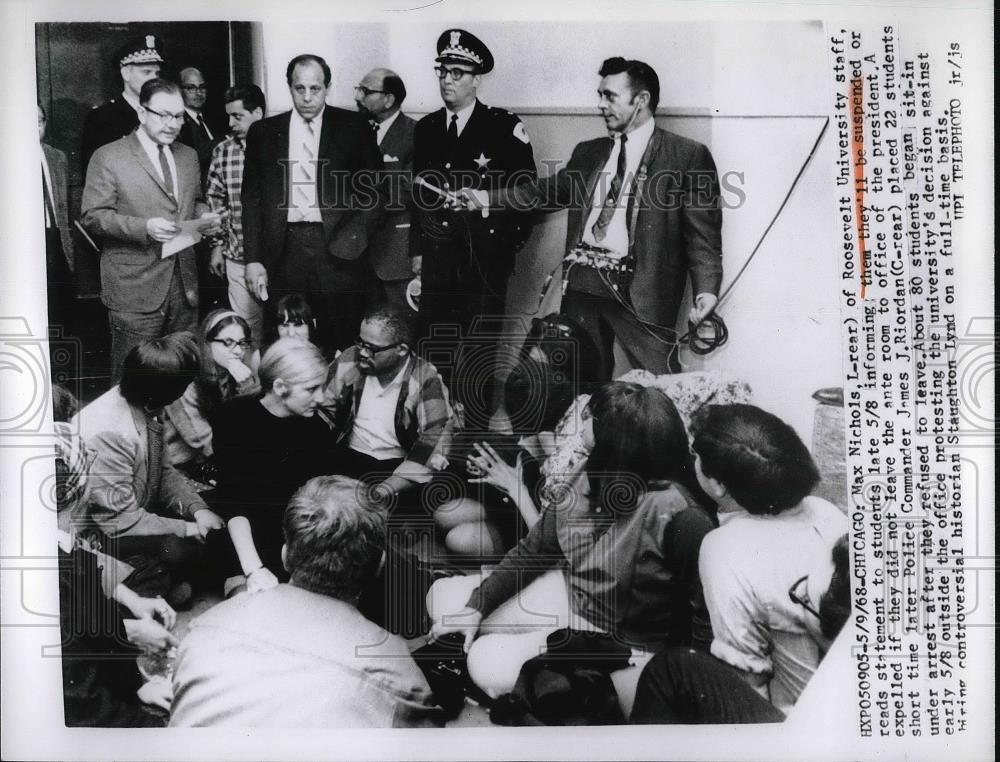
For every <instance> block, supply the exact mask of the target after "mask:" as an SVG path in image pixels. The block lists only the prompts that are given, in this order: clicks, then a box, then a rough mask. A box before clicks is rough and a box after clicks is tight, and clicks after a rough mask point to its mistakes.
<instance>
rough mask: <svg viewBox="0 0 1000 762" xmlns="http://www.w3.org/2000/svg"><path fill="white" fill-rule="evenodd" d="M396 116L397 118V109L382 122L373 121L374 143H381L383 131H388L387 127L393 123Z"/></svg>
mask: <svg viewBox="0 0 1000 762" xmlns="http://www.w3.org/2000/svg"><path fill="white" fill-rule="evenodd" d="M398 118H399V109H396V112H395V113H394V114H393V115H392V116H390V117H389V118H388V119H386V120H385V121H384V122H376V123H375V142H376V143H378V144H379V145H382V139H383V138H384V137H385V133H387V132H388V131H389V128H390V127H392V125H393V123H394V122H395V121H396V119H398Z"/></svg>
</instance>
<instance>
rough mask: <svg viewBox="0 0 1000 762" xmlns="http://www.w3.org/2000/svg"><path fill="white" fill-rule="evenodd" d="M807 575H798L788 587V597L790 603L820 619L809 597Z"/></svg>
mask: <svg viewBox="0 0 1000 762" xmlns="http://www.w3.org/2000/svg"><path fill="white" fill-rule="evenodd" d="M808 582H809V576H808V575H806V576H805V577H799V578H798V579H797V580H795V582H794V583H793V584H792V586H791V587H790V588H788V597H789V598H790V599H791V601H792V603H794V604H796V605H799V606H801V607H802V608H804V609H805V610H806V611H808V612H809V613H810V614H812V615H813V616H814V617H816V618H817V619H822V618H823V617H822V616H820V613H819V611H817V610H816V608H815V607H814V606H813V604H812V601H811V600H810V599H809V584H808Z"/></svg>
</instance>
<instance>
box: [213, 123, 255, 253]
mask: <svg viewBox="0 0 1000 762" xmlns="http://www.w3.org/2000/svg"><path fill="white" fill-rule="evenodd" d="M245 156H246V154H245V152H244V147H243V144H242V143H240V141H239V140H237V139H236V137H235V136H233V135H230V136H229V137H227V138H226V139H225V140H223V141H222V142H221V143H219V144H218V145H217V146H216V147H215V148H213V149H212V161H211V163H210V164H209V165H208V179H207V181H206V189H205V196H206V198H207V199H208V205H209V207H211V209H212V211H213V212H217V213H219V214H222V213H223V212H227V213H228V216H227V217H226V218H225V219H224V220H223V222H222V233H221V243H222V255H223V256H224V257H225V258H226V259H231V260H233V261H234V262H242V261H243V203H242V202H241V201H240V189H241V188H242V187H243V159H244V157H245Z"/></svg>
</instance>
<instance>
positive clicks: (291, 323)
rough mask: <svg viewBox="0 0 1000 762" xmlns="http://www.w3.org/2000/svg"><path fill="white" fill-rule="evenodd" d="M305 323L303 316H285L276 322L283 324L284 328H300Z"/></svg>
mask: <svg viewBox="0 0 1000 762" xmlns="http://www.w3.org/2000/svg"><path fill="white" fill-rule="evenodd" d="M305 324H306V321H305V318H300V317H287V318H285V319H284V320H282V321H281V322H280V323H278V325H281V326H284V327H285V328H301V327H302V326H304V325H305Z"/></svg>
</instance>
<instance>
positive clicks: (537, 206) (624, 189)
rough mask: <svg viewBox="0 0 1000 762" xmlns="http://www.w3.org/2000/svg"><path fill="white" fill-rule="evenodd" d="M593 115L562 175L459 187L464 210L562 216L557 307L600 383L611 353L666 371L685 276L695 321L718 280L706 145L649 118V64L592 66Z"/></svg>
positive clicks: (712, 300)
mask: <svg viewBox="0 0 1000 762" xmlns="http://www.w3.org/2000/svg"><path fill="white" fill-rule="evenodd" d="M598 75H599V76H600V77H601V80H600V83H599V84H598V86H597V96H598V108H599V110H600V112H601V116H602V117H603V118H604V126H605V127H606V128H607V131H608V134H607V137H601V138H596V139H594V140H588V141H585V142H583V143H580V144H578V145H577V146H576V147H575V148H574V149H573V154H572V156H571V157H570V159H569V161H568V162H567V164H566V167H565V169H562V170H560V171H559V172H557V173H555V174H553V175H550V176H549V177H547V178H545V179H544V180H540V181H538V182H536V183H531V182H522V183H519V184H518V185H517V187H516V188H514V189H513V190H512V191H510V192H508V191H506V190H505V189H498V190H495V191H491V192H489V193H488V194H487V193H483V192H481V191H479V190H464V191H461V192H460V193H459V201H460V202H463V201H464V202H467V206H468V208H469V209H482V208H486V207H487V205H489V206H495V207H497V208H504V207H511V208H516V209H522V210H535V211H542V212H554V211H558V210H560V209H568V210H569V215H568V220H567V226H566V255H565V258H564V259H563V300H562V307H561V309H560V311H561V312H562V313H563V314H566V315H569V316H571V317H573V318H574V319H576V320H577V321H578V322H579V323H580V324H581V325H582V326H583V327H584V328H585V329H586V331H587V332H588V333H589V334H590V335H591V337H592V338H593V339H594V342H595V344H596V345H597V348H598V353H599V360H600V362H599V367H600V370H599V371H598V372H597V376H596V377H595V378H591V379H583V380H585V381H598V382H600V381H609V380H611V378H612V376H613V371H614V366H615V361H616V356H615V355H617V354H623V355H624V356H625V359H626V360H627V361H628V363H629V364H630V365H631V367H633V368H644V369H646V370H648V371H651V372H653V373H658V374H659V373H676V372H678V371H679V370H680V363H679V360H678V357H677V354H678V349H679V341H678V338H677V337H678V336H680V335H682V334H683V333H684V332H685V326H683V325H681V326H678V325H677V322H678V321H677V318H678V316H679V313H680V306H681V301H682V299H683V296H684V291H685V287H686V285H687V281H688V279H690V281H691V294H692V301H693V304H692V306H691V309H690V311H689V312H688V314H687V316H686V317H687V322H688V323H692V324H695V325H697V324H698V323H700V322H701V320H702V319H703V318H705V317H706V316H707V315H709V314H710V313H711V312H712V310H713V309H714V308H715V305H716V303H717V302H718V296H719V287H720V285H721V284H722V209H721V208H720V205H719V178H718V173H717V171H716V168H715V162H714V160H713V159H712V154H711V152H710V151H709V150H708V148H707V147H706V146H704V145H702V144H701V143H697V142H695V141H693V140H690V139H689V138H686V137H682V136H680V135H675V134H674V133H672V132H667V131H666V130H663V129H660V128H659V127H657V126H656V124H655V122H654V117H655V115H656V107H657V104H658V103H659V99H660V80H659V77H658V76H657V74H656V71H655V70H654V69H653V67H652V66H650V65H649V64H647V63H645V62H643V61H636V60H629V59H625V58H621V57H615V58H609V59H607V60H606V61H604V63H603V64H602V65H601V68H600V70H599V71H598Z"/></svg>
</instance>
